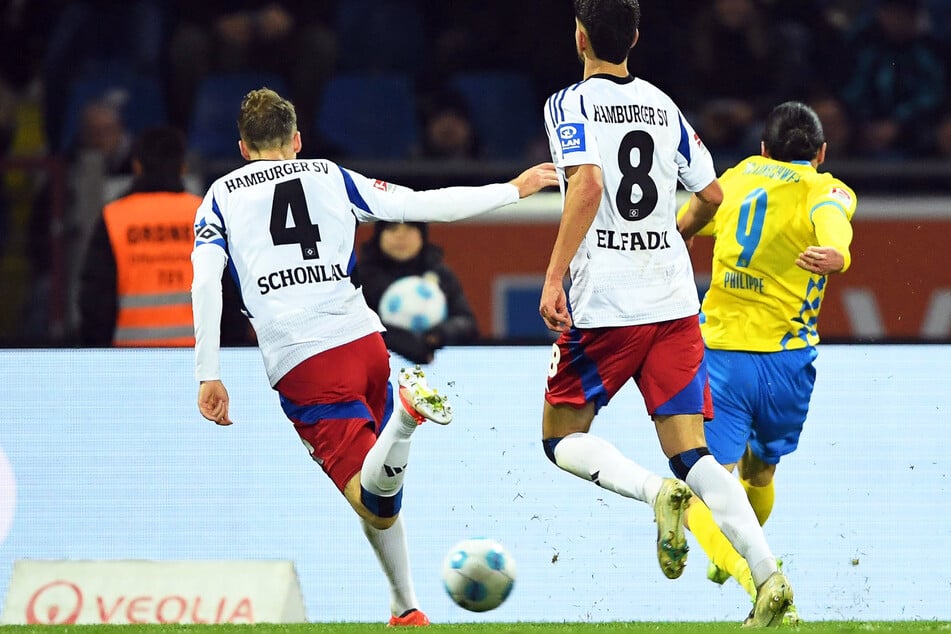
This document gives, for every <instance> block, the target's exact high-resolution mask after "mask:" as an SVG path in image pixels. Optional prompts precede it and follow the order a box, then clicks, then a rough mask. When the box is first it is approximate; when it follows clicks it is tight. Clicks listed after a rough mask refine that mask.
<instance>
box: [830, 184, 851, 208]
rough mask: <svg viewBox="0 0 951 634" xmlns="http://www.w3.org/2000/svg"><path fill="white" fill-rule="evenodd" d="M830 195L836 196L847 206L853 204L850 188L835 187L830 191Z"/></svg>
mask: <svg viewBox="0 0 951 634" xmlns="http://www.w3.org/2000/svg"><path fill="white" fill-rule="evenodd" d="M829 196H831V197H832V198H835V199H836V200H837V201H839V202H840V203H842V204H843V205H845V206H846V207H848V206H849V205H851V204H852V194H850V193H849V190H847V189H844V188H842V187H833V188H832V191H831V192H829Z"/></svg>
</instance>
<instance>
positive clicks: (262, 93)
mask: <svg viewBox="0 0 951 634" xmlns="http://www.w3.org/2000/svg"><path fill="white" fill-rule="evenodd" d="M295 132H297V111H296V110H295V109H294V104H292V103H291V102H290V101H288V100H287V99H284V98H283V97H281V96H280V95H279V94H277V92H275V91H273V90H271V89H270V88H267V87H265V88H260V89H258V90H252V91H251V92H249V93H248V94H247V95H245V96H244V99H242V100H241V112H240V114H239V115H238V133H239V134H240V135H241V140H242V141H244V144H245V145H246V146H247V147H248V149H250V150H253V151H256V152H260V151H262V150H269V149H273V148H280V147H284V146H285V145H287V144H288V143H290V142H291V139H292V138H293V137H294V133H295Z"/></svg>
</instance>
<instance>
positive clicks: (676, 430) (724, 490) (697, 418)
mask: <svg viewBox="0 0 951 634" xmlns="http://www.w3.org/2000/svg"><path fill="white" fill-rule="evenodd" d="M657 337H658V338H657V342H658V343H656V344H655V345H654V346H653V347H652V349H651V351H650V352H649V353H648V356H647V359H646V360H645V362H644V368H643V371H642V373H641V376H640V377H639V380H638V386H639V387H640V388H641V393H642V394H643V395H644V400H645V403H646V405H647V409H648V412H649V413H650V414H651V416H652V417H653V418H654V420H655V426H656V428H657V435H658V439H659V440H660V443H661V447H662V448H663V450H664V453H665V455H666V456H667V457H668V459H669V460H670V467H671V470H672V471H673V472H674V474H675V475H676V476H677V477H678V478H680V479H681V480H684V481H685V482H686V483H687V484H688V485H689V486H690V488H691V489H692V490H693V492H694V493H695V494H696V495H697V496H698V497H699V498H700V499H701V500H702V501H703V502H704V503H705V504H706V505H707V507H708V508H709V509H710V510H711V513H712V514H713V517H714V518H715V519H716V522H717V525H718V526H719V527H720V529H721V530H722V531H723V533H724V534H725V535H726V536H727V538H728V539H729V540H730V542H731V543H732V544H733V546H734V548H736V550H737V551H739V552H740V554H742V555H743V556H744V558H745V559H746V560H747V561H748V562H749V563H750V571H751V574H752V577H753V580H754V583H755V584H756V586H757V589H758V597H757V604H756V607H755V609H754V614H753V615H751V618H753V622H752V623H753V624H764V623H765V622H766V621H770V620H771V615H773V616H775V614H774V613H779V612H785V609H786V607H787V605H788V604H789V603H790V602H791V601H792V589H791V587H790V586H789V583H788V581H786V579H785V577H783V576H782V574H781V573H779V571H778V569H777V565H776V558H775V557H774V556H773V554H772V551H771V550H770V548H769V545H768V544H767V542H766V536H765V535H764V533H763V529H762V527H761V526H760V525H759V523H758V522H757V521H756V515H755V514H754V513H753V509H752V508H751V507H750V504H749V501H748V500H747V499H746V495H745V493H744V491H743V487H742V486H740V484H739V482H738V481H737V479H736V478H735V477H734V476H733V475H731V474H730V473H729V472H728V471H727V470H726V469H724V468H723V466H722V465H721V464H720V463H719V462H718V461H717V460H716V459H715V458H714V457H713V456H712V455H711V454H710V451H709V450H708V449H707V446H706V439H705V435H704V428H703V420H704V418H707V419H709V418H712V416H713V407H712V397H711V394H710V389H709V386H708V382H707V373H706V368H705V366H704V362H703V354H704V350H703V342H702V339H701V337H700V329H699V324H698V320H697V319H696V318H688V319H680V320H675V321H672V322H667V323H665V324H663V325H660V327H659V329H658V335H657ZM778 578H781V579H778ZM778 618H779V619H781V613H780V614H779V617H778Z"/></svg>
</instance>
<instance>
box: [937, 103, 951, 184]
mask: <svg viewBox="0 0 951 634" xmlns="http://www.w3.org/2000/svg"><path fill="white" fill-rule="evenodd" d="M935 154H936V156H937V157H938V158H942V159H948V160H951V104H948V107H947V109H946V110H945V111H944V114H943V116H942V117H941V118H940V119H939V120H938V127H937V130H936V131H935ZM949 185H951V184H949Z"/></svg>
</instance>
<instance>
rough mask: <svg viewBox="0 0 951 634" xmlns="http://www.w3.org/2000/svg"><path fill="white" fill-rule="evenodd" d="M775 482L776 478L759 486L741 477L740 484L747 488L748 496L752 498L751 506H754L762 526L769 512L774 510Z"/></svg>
mask: <svg viewBox="0 0 951 634" xmlns="http://www.w3.org/2000/svg"><path fill="white" fill-rule="evenodd" d="M773 482H775V480H770V481H769V484H767V485H766V486H764V487H757V486H753V485H752V484H750V483H749V481H748V480H744V479H742V478H740V484H742V485H743V488H744V489H745V490H746V497H748V498H749V499H750V506H752V507H753V512H754V513H756V519H758V520H759V525H760V526H762V525H764V524H765V523H766V520H768V519H769V514H770V513H772V512H773V503H774V502H775V501H776V486H775V485H774V484H773Z"/></svg>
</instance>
